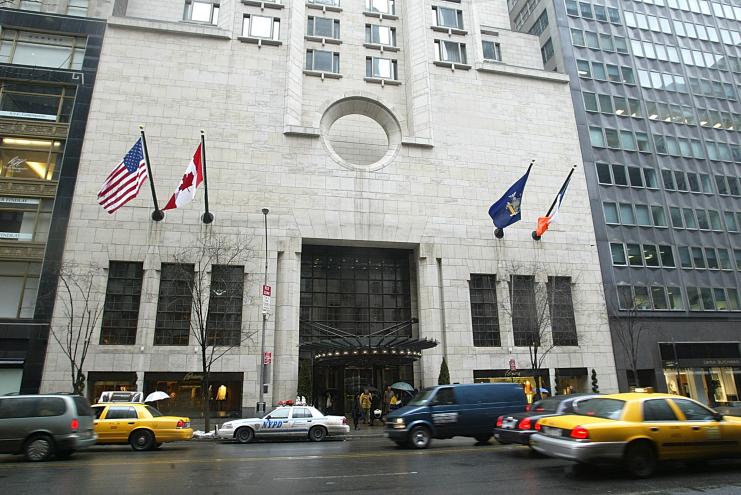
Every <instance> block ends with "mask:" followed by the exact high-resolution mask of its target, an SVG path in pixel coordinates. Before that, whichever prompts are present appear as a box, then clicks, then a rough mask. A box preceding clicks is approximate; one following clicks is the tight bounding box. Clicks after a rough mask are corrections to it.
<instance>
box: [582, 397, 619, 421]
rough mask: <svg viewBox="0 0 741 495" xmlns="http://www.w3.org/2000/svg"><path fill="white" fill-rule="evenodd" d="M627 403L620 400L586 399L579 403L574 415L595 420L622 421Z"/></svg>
mask: <svg viewBox="0 0 741 495" xmlns="http://www.w3.org/2000/svg"><path fill="white" fill-rule="evenodd" d="M624 407H625V401H623V400H618V399H601V398H600V399H585V400H583V401H580V402H579V403H577V405H576V407H574V413H575V414H579V415H581V416H594V417H595V418H605V419H620V416H621V415H622V413H623V408H624Z"/></svg>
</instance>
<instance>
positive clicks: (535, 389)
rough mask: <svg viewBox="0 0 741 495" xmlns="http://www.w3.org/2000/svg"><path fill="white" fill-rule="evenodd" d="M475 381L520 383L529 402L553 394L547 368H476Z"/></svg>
mask: <svg viewBox="0 0 741 495" xmlns="http://www.w3.org/2000/svg"><path fill="white" fill-rule="evenodd" d="M473 381H474V383H519V384H520V385H521V386H522V391H523V392H525V397H527V402H528V404H532V403H533V402H535V401H537V400H540V399H541V398H543V397H545V396H546V395H551V394H550V392H551V385H550V380H549V378H548V370H547V369H537V370H517V371H510V370H481V371H479V370H474V372H473Z"/></svg>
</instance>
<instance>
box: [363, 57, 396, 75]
mask: <svg viewBox="0 0 741 495" xmlns="http://www.w3.org/2000/svg"><path fill="white" fill-rule="evenodd" d="M365 75H366V77H375V78H379V79H391V80H394V81H396V80H398V79H399V73H398V71H397V65H396V60H390V59H387V58H379V57H366V58H365Z"/></svg>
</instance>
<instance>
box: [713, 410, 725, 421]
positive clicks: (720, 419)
mask: <svg viewBox="0 0 741 495" xmlns="http://www.w3.org/2000/svg"><path fill="white" fill-rule="evenodd" d="M713 419H714V420H716V421H723V415H722V414H721V413H719V412H717V413H715V414H713Z"/></svg>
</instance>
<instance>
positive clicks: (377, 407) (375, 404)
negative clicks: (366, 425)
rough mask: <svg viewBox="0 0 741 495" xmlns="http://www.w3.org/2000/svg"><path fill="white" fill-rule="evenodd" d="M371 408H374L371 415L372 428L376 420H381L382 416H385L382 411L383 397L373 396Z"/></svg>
mask: <svg viewBox="0 0 741 495" xmlns="http://www.w3.org/2000/svg"><path fill="white" fill-rule="evenodd" d="M371 407H372V408H373V414H372V415H371V426H373V423H374V421H375V420H377V419H378V420H380V419H381V414H383V411H381V395H380V394H378V393H376V394H371Z"/></svg>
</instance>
